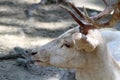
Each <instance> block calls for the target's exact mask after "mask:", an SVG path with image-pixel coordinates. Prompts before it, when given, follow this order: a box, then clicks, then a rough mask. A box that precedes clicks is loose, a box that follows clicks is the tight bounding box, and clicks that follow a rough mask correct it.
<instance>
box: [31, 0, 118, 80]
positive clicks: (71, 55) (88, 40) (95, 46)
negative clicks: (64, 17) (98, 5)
mask: <svg viewBox="0 0 120 80" xmlns="http://www.w3.org/2000/svg"><path fill="white" fill-rule="evenodd" d="M103 1H104V3H105V4H106V9H105V10H104V11H103V12H101V13H99V14H98V15H96V16H92V17H89V16H88V14H87V12H86V10H85V8H84V13H82V11H80V10H79V9H78V8H77V7H76V6H75V5H74V4H72V3H70V2H67V3H68V4H69V5H70V6H71V7H72V8H73V9H74V11H75V12H76V13H77V15H79V16H80V17H81V18H78V17H77V16H76V15H75V14H74V13H73V11H72V10H70V9H68V8H66V7H63V6H61V7H62V8H64V9H65V10H67V11H68V13H69V14H70V15H71V16H72V17H73V19H74V20H75V21H76V22H77V23H78V24H79V26H78V27H75V28H72V29H70V30H68V31H66V32H65V33H63V34H62V35H60V36H59V37H58V38H56V39H55V40H53V41H51V42H49V43H48V44H46V45H44V46H42V47H39V48H38V49H35V50H33V52H37V54H35V55H34V56H33V59H34V60H35V61H36V62H37V63H38V64H40V65H46V66H51V65H52V66H56V67H60V68H75V69H76V79H77V80H120V66H119V64H118V63H117V61H116V60H115V59H114V58H113V57H112V55H111V52H110V50H109V48H108V46H107V44H108V43H109V42H111V41H114V40H116V39H120V32H119V31H112V30H101V29H98V28H103V27H112V26H113V25H115V24H116V23H117V22H118V21H119V20H120V1H118V3H117V4H110V3H108V1H107V0H103ZM111 12H113V13H112V14H111ZM108 14H111V15H112V17H111V19H110V20H109V21H107V22H102V23H100V22H99V19H101V18H103V17H104V16H106V15H108ZM111 35H113V36H111Z"/></svg>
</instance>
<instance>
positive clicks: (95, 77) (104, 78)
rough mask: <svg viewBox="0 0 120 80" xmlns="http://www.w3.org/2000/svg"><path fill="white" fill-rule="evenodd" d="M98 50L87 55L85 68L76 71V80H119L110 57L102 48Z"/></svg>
mask: <svg viewBox="0 0 120 80" xmlns="http://www.w3.org/2000/svg"><path fill="white" fill-rule="evenodd" d="M103 49H104V50H103ZM99 50H101V51H100V52H95V53H93V54H92V55H91V54H88V56H89V57H88V58H89V59H88V64H87V66H85V67H84V68H79V69H77V70H76V79H77V80H120V77H119V76H120V74H119V72H118V66H117V64H116V62H115V61H113V58H112V56H111V55H109V54H106V53H109V52H108V50H107V48H106V47H104V46H102V47H101V48H99ZM102 51H103V52H102ZM96 53H97V54H96ZM98 53H99V54H98Z"/></svg>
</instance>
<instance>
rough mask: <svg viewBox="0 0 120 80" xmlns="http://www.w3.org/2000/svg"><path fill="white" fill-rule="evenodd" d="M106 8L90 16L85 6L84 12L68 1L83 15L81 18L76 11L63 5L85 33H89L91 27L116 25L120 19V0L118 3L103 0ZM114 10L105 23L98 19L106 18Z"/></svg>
mask: <svg viewBox="0 0 120 80" xmlns="http://www.w3.org/2000/svg"><path fill="white" fill-rule="evenodd" d="M103 1H104V3H105V5H106V8H105V9H104V11H102V12H101V13H99V14H98V15H95V16H92V17H89V16H88V14H87V11H86V9H85V8H84V12H82V11H81V10H79V9H78V8H77V7H76V6H75V5H74V4H73V3H71V2H66V3H68V4H69V5H70V6H71V7H72V9H73V10H74V11H75V12H76V13H77V15H79V17H81V18H80V19H79V18H78V17H77V16H76V15H75V14H74V12H73V11H72V10H70V9H68V8H66V7H64V6H61V7H62V8H64V9H65V10H66V11H67V12H68V13H69V14H70V15H71V16H72V17H73V19H74V20H75V21H76V22H77V23H78V24H79V26H80V32H81V33H83V34H87V32H88V30H89V29H95V28H101V27H108V26H109V27H112V26H113V25H115V24H116V23H117V22H118V21H119V20H120V1H119V2H118V3H117V5H116V4H110V2H108V1H107V0H103ZM112 11H113V14H112V18H111V19H110V20H109V21H107V22H103V23H99V22H98V20H100V19H101V18H104V17H105V16H107V15H109V14H111V12H112Z"/></svg>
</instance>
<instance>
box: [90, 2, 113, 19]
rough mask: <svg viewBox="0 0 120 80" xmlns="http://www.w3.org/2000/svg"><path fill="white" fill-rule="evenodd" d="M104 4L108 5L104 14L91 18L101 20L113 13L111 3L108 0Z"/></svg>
mask: <svg viewBox="0 0 120 80" xmlns="http://www.w3.org/2000/svg"><path fill="white" fill-rule="evenodd" d="M103 2H104V4H105V5H106V8H105V9H104V10H103V11H102V12H100V13H99V14H98V15H95V16H92V17H91V18H92V19H93V20H99V19H101V18H103V17H104V16H106V15H108V14H110V12H112V10H113V8H112V7H111V5H110V2H108V1H107V0H103Z"/></svg>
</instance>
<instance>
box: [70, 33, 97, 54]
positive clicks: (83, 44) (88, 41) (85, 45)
mask: <svg viewBox="0 0 120 80" xmlns="http://www.w3.org/2000/svg"><path fill="white" fill-rule="evenodd" d="M72 39H73V42H74V46H75V48H76V49H77V50H85V51H86V52H92V51H94V50H95V48H96V47H97V46H98V43H99V42H98V40H96V38H94V36H87V35H84V34H82V33H74V34H73V35H72Z"/></svg>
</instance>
